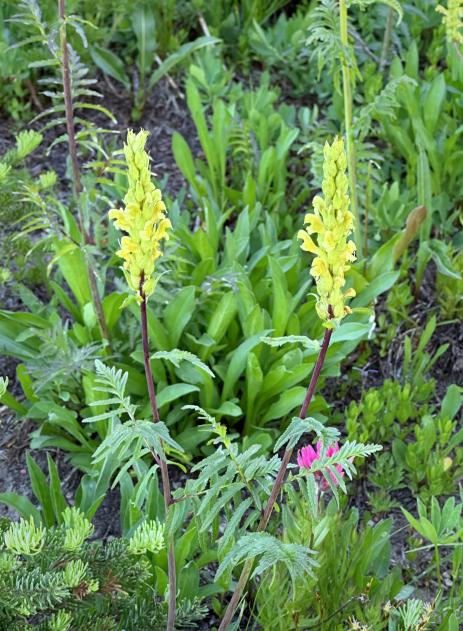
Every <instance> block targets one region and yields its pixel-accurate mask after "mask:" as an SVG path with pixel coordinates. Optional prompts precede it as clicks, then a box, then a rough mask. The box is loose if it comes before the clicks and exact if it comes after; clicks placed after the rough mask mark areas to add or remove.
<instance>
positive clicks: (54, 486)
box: [47, 454, 68, 524]
mask: <svg viewBox="0 0 463 631" xmlns="http://www.w3.org/2000/svg"><path fill="white" fill-rule="evenodd" d="M47 461H48V473H49V476H50V499H51V505H52V507H53V512H54V513H55V519H56V523H57V524H60V523H61V522H62V519H61V515H62V513H63V511H64V510H65V509H66V507H67V506H68V503H67V502H66V500H65V498H64V495H63V492H62V490H61V480H60V478H59V473H58V468H57V466H56V464H55V462H54V460H53V458H52V457H51V456H50V454H47Z"/></svg>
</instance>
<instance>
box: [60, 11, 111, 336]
mask: <svg viewBox="0 0 463 631" xmlns="http://www.w3.org/2000/svg"><path fill="white" fill-rule="evenodd" d="M58 13H59V18H60V29H59V34H60V48H61V65H62V71H63V94H64V110H65V115H66V131H67V135H68V149H69V156H70V158H71V168H72V187H73V193H74V197H75V200H76V204H77V218H78V222H79V229H80V233H81V235H82V237H83V240H84V243H85V244H86V245H88V244H91V243H92V241H93V240H92V238H91V236H90V234H89V233H88V232H87V231H86V229H85V224H84V217H83V214H82V207H81V205H80V203H79V195H80V193H81V192H82V182H81V179H80V169H79V160H78V157H77V143H76V133H75V127H74V106H73V102H72V89H71V71H70V66H69V53H68V42H67V35H66V7H65V0H58ZM84 256H85V262H86V267H87V275H88V281H89V285H90V292H91V294H92V300H93V306H94V308H95V313H96V317H97V320H98V324H99V327H100V331H101V335H102V337H103V339H104V340H106V342H107V344H108V346H110V342H109V330H108V326H107V324H106V318H105V315H104V310H103V305H102V302H101V298H100V294H99V292H98V286H97V282H96V274H95V271H94V270H93V268H92V266H91V265H90V261H89V260H88V254H87V252H86V251H85V248H84Z"/></svg>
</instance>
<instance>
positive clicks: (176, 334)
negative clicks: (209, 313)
mask: <svg viewBox="0 0 463 631" xmlns="http://www.w3.org/2000/svg"><path fill="white" fill-rule="evenodd" d="M194 308H195V288H194V287H193V286H191V287H184V288H183V289H181V290H180V291H179V292H178V294H177V295H176V296H175V298H174V299H173V300H172V301H171V302H170V303H169V304H168V305H167V307H166V308H165V310H164V324H165V326H166V328H167V330H168V332H169V336H170V340H171V343H172V346H173V347H174V348H175V347H176V346H177V344H178V343H179V340H180V338H181V336H182V333H183V330H184V328H185V327H186V325H187V324H188V322H189V321H190V320H191V317H192V315H193V312H194Z"/></svg>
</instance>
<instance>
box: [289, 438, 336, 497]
mask: <svg viewBox="0 0 463 631" xmlns="http://www.w3.org/2000/svg"><path fill="white" fill-rule="evenodd" d="M338 451H339V445H338V443H333V444H332V445H331V446H330V447H328V449H327V450H326V451H325V456H326V457H327V458H330V457H331V456H333V455H334V454H337V453H338ZM322 454H323V443H322V441H321V440H319V441H318V442H317V449H316V450H315V449H314V448H313V447H312V445H307V447H303V448H302V449H301V450H300V452H299V453H298V454H297V464H298V465H299V466H300V467H301V468H303V469H310V468H311V466H312V464H313V463H314V462H315V460H320V458H321V457H322ZM334 468H335V469H336V471H337V472H338V473H339V475H340V476H341V477H342V476H343V475H344V470H343V468H342V467H341V465H340V464H337V465H334ZM329 475H330V478H331V479H332V480H333V484H339V483H338V481H337V479H336V476H335V475H334V473H333V472H332V471H329ZM315 477H316V478H319V480H320V486H321V488H322V489H323V490H326V489H327V488H329V484H328V482H327V481H326V480H325V478H324V477H323V474H322V472H321V471H316V472H315Z"/></svg>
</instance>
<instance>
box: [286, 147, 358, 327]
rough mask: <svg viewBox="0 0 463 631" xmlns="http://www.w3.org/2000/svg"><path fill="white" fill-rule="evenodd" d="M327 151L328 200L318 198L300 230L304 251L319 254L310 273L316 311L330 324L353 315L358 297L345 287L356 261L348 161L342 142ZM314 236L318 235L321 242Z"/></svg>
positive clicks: (325, 182) (324, 185)
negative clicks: (352, 306) (350, 303)
mask: <svg viewBox="0 0 463 631" xmlns="http://www.w3.org/2000/svg"><path fill="white" fill-rule="evenodd" d="M323 152H324V158H325V159H324V163H323V183H322V190H323V196H324V197H320V196H319V195H317V196H316V197H315V198H314V200H313V202H312V205H313V209H314V212H313V213H309V214H308V215H306V216H305V218H304V224H305V226H306V227H305V230H299V232H298V233H297V238H298V239H301V240H302V244H301V249H302V250H305V251H306V252H310V253H311V254H315V258H314V260H313V261H312V266H311V268H310V273H311V274H312V276H313V277H314V278H315V282H316V285H317V293H318V300H317V306H316V309H317V313H318V315H319V317H320V318H321V319H322V320H324V321H325V322H327V321H328V320H331V319H332V318H336V319H339V318H343V317H344V316H345V315H346V314H347V313H351V310H350V309H349V307H348V306H347V305H346V304H345V302H346V299H347V298H352V297H353V296H355V291H354V290H353V289H348V290H347V291H343V288H344V285H345V282H346V281H345V277H344V273H345V272H346V271H347V270H348V269H349V268H350V265H349V263H350V262H352V261H355V244H354V242H353V241H349V240H348V237H349V235H350V233H351V232H352V227H353V216H352V213H351V212H350V211H349V203H350V200H349V195H348V180H347V176H346V167H347V160H346V154H345V151H344V143H343V141H342V139H341V138H335V139H334V141H333V144H332V145H330V144H328V143H326V144H325V147H324V151H323ZM311 235H316V236H317V243H315V241H314V240H313V238H312V237H311Z"/></svg>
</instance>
